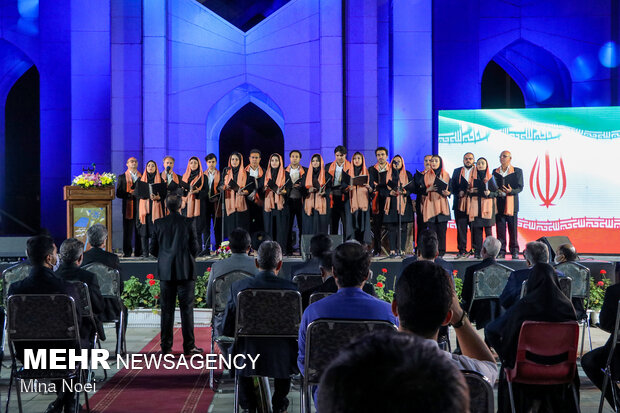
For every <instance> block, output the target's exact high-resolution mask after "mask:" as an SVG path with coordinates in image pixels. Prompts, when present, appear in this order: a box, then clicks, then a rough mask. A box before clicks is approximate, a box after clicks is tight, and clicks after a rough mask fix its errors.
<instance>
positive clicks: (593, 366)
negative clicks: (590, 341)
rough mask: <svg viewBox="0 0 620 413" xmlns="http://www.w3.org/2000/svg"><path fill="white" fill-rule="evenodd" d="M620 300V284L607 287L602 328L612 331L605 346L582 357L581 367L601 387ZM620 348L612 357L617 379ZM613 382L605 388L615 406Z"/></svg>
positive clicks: (606, 396)
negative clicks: (612, 389)
mask: <svg viewBox="0 0 620 413" xmlns="http://www.w3.org/2000/svg"><path fill="white" fill-rule="evenodd" d="M618 300H620V284H615V285H612V286H610V287H608V288H607V290H606V291H605V299H604V300H603V307H602V308H601V314H600V321H601V329H603V330H605V331H608V332H610V333H612V335H610V336H609V339H608V340H607V342H606V343H605V345H604V346H603V347H599V348H595V349H594V350H592V351H590V352H589V353H586V354H584V355H583V357H582V358H581V367H582V368H583V371H584V372H585V373H586V374H587V376H588V378H589V379H590V380H591V381H592V383H594V385H595V386H596V387H598V388H599V389H601V388H602V387H603V378H604V377H605V376H604V374H603V371H602V370H603V369H604V368H605V365H606V364H607V357H609V352H610V351H611V346H612V344H613V341H614V337H613V332H614V329H615V327H616V314H617V313H618ZM618 354H620V348H618V347H616V352H615V354H614V358H613V359H612V364H611V369H612V372H613V374H614V379H616V380H617V378H618V376H620V357H618ZM614 385H615V384H613V383H608V385H607V388H606V389H605V398H606V399H607V402H608V403H609V404H610V405H611V406H612V408H613V407H614V400H613V394H612V392H611V386H614ZM619 403H620V395H619V396H618V397H617V398H616V403H615V404H616V405H618V404H619Z"/></svg>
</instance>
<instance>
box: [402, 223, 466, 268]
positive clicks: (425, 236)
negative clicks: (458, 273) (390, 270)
mask: <svg viewBox="0 0 620 413" xmlns="http://www.w3.org/2000/svg"><path fill="white" fill-rule="evenodd" d="M418 260H426V261H432V262H434V263H436V264H438V265H439V266H440V267H442V268H443V269H444V270H446V272H447V273H448V274H450V276H452V272H453V271H454V266H453V265H452V264H451V263H449V262H448V261H446V260H444V259H443V258H441V257H440V256H439V241H438V238H437V233H436V232H435V231H432V230H429V229H426V230H424V231H422V233H421V234H420V237H419V241H418V248H417V255H413V256H411V257H407V258H405V259H404V260H403V262H402V263H401V266H400V268H401V272H402V270H403V269H404V268H405V267H407V266H408V265H409V264H411V263H412V262H416V261H418Z"/></svg>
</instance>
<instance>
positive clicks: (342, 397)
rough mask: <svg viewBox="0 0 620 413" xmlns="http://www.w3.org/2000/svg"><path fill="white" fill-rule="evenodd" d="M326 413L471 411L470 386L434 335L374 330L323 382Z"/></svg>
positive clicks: (321, 392)
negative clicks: (435, 340) (426, 338)
mask: <svg viewBox="0 0 620 413" xmlns="http://www.w3.org/2000/svg"><path fill="white" fill-rule="evenodd" d="M319 388H320V390H319V392H318V409H317V410H318V411H320V412H321V413H376V412H390V413H405V412H406V413H445V412H450V413H466V412H469V389H468V387H467V384H466V383H465V379H464V378H463V375H462V374H460V372H459V370H458V368H457V366H455V365H454V363H452V362H451V361H450V359H449V357H446V356H445V354H444V352H443V351H442V350H439V348H438V347H437V345H436V344H435V343H433V342H432V341H430V340H425V339H423V338H420V337H417V336H415V335H413V334H399V333H390V334H385V333H383V334H370V335H367V336H364V337H362V338H360V339H359V340H358V341H356V342H353V343H351V344H350V345H349V346H348V347H346V348H344V349H343V350H342V351H341V352H340V354H339V355H338V356H337V357H336V358H335V359H334V360H333V361H332V362H331V363H330V365H329V366H328V367H327V369H326V370H325V372H324V373H323V376H322V377H321V383H320V385H319Z"/></svg>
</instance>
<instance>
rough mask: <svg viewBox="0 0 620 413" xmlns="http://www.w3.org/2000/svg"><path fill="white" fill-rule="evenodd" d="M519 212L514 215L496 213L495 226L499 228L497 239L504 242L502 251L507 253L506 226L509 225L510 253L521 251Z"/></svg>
mask: <svg viewBox="0 0 620 413" xmlns="http://www.w3.org/2000/svg"><path fill="white" fill-rule="evenodd" d="M517 222H518V217H517V213H516V212H515V214H514V215H513V216H508V215H503V214H497V215H495V228H496V230H497V239H498V240H499V241H500V242H501V243H502V248H501V250H500V252H501V253H504V254H505V253H506V226H508V235H509V236H510V253H511V254H516V253H518V252H519V240H518V239H517V236H518V234H517Z"/></svg>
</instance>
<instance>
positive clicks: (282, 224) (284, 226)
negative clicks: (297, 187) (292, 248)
mask: <svg viewBox="0 0 620 413" xmlns="http://www.w3.org/2000/svg"><path fill="white" fill-rule="evenodd" d="M278 171H279V168H278V169H275V170H272V175H271V176H272V178H271V179H270V180H269V181H268V182H265V185H268V186H269V185H275V179H276V177H277V176H278ZM263 177H264V175H263ZM284 182H285V184H284V189H285V190H286V194H283V196H284V208H283V209H281V210H278V209H277V208H273V209H272V210H271V211H269V212H267V211H265V208H264V204H263V225H264V226H265V232H266V233H267V234H269V236H270V237H271V239H272V240H274V241H276V242H277V243H278V244H280V247H281V248H282V251H286V240H287V237H288V220H289V211H288V205H287V204H288V197H289V194H290V192H291V188H293V184H292V183H291V176H290V175H289V173H288V172H286V171H284ZM264 193H265V198H266V197H267V192H266V191H264Z"/></svg>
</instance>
